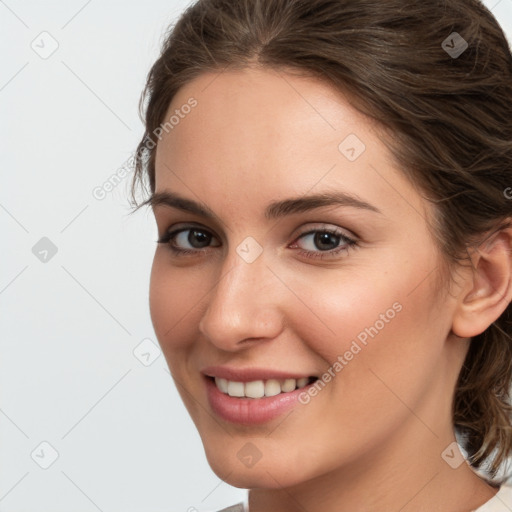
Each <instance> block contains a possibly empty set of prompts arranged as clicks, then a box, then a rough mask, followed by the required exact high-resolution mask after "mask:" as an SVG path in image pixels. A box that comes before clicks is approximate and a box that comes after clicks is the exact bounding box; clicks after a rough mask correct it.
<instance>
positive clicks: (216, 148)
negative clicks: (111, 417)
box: [150, 68, 463, 488]
mask: <svg viewBox="0 0 512 512" xmlns="http://www.w3.org/2000/svg"><path fill="white" fill-rule="evenodd" d="M187 105H194V106H193V107H190V108H189V107H187ZM176 111H178V112H176ZM173 114H175V116H177V117H175V119H174V121H173V126H172V129H168V130H167V132H166V131H165V130H164V132H163V136H162V138H161V140H160V142H159V143H158V147H157V155H156V187H155V193H156V194H155V201H154V203H153V204H154V213H155V217H156V222H157V228H158V236H159V239H160V240H161V241H162V243H160V244H159V245H158V246H157V249H156V252H155V257H154V262H153V267H152V274H151V284H150V309H151V317H152V321H153V325H154V328H155V333H156V335H157V338H158V340H159V343H160V345H161V347H162V350H163V352H164V354H165V357H166V360H167V363H168V365H169V369H170V371H171V374H172V376H173V378H174V380H175V382H176V385H177V387H178V390H179V392H180V394H181V397H182V399H183V401H184V403H185V405H186V407H187V409H188V411H189V413H190V415H191V417H192V419H193V421H194V423H195V425H196V426H197V429H198V431H199V434H200V436H201V438H202V441H203V444H204V448H205V452H206V456H207V458H208V461H209V463H210V465H211V467H212V468H213V470H214V471H215V472H216V473H217V474H218V475H219V476H220V477H222V478H224V479H226V480H227V481H228V482H229V483H231V484H232V485H235V486H240V487H248V488H251V487H269V488H271V487H276V486H278V485H279V486H284V485H296V484H300V483H301V482H306V481H308V480H312V479H314V478H316V477H319V476H320V475H325V474H327V473H329V472H336V471H337V472H341V471H344V470H345V469H347V470H348V469H349V468H350V471H351V473H350V474H354V471H356V472H357V468H361V471H362V470H363V469H364V468H368V467H370V466H371V461H372V460H375V459H376V458H378V457H379V456H382V457H384V456H385V455H386V454H388V455H389V454H390V453H394V454H395V456H396V457H398V459H395V460H399V457H400V456H401V455H400V453H401V451H403V452H404V455H403V457H405V456H406V455H405V452H406V450H407V449H408V447H410V446H413V445H415V444H416V443H418V442H420V443H421V442H425V443H431V442H432V440H433V439H434V436H433V435H432V430H435V429H439V430H437V432H440V431H441V430H442V429H443V428H445V427H446V426H447V425H449V413H450V407H451V390H448V391H447V386H453V385H454V383H455V380H454V379H455V377H456V375H457V372H458V370H459V368H458V367H457V365H459V364H461V359H460V358H461V357H463V355H462V354H458V355H457V357H450V356H449V354H448V351H449V350H450V348H449V345H448V344H447V343H446V339H447V335H448V333H449V331H450V327H451V315H452V312H453V307H454V303H453V302H451V300H452V299H450V296H449V295H446V294H445V293H440V290H439V289H438V288H437V287H436V285H435V281H436V280H435V277H436V275H437V274H436V273H438V271H439V265H440V255H439V253H438V251H437V249H436V246H435V244H434V241H433V239H432V237H431V235H430V232H429V230H428V228H427V223H426V218H427V214H428V212H429V210H428V205H427V204H426V202H425V201H424V200H423V199H422V198H421V197H420V195H419V194H418V192H416V191H415V189H414V188H413V187H412V186H411V184H409V183H408V182H407V181H406V180H405V178H404V177H402V175H401V174H400V172H399V170H398V169H397V168H396V167H395V166H394V164H393V162H392V160H391V158H390V155H389V153H388V152H387V149H386V147H385V146H384V144H383V142H382V141H381V139H380V138H379V136H378V132H377V130H376V129H375V126H374V125H373V124H372V122H371V121H370V120H368V119H367V118H365V117H363V116H362V115H361V114H360V113H358V112H357V111H356V110H355V109H354V108H353V107H352V106H351V104H350V102H349V100H348V99H347V98H346V97H345V96H344V95H342V94H341V93H339V92H337V91H335V90H334V89H333V88H331V87H330V86H329V85H328V84H326V83H323V82H320V81H318V80H316V79H313V78H306V77H299V76H297V75H292V74H288V73H285V72H280V73H277V72H275V71H272V70H261V69H260V70H256V69H249V68H247V69H244V70H243V71H230V72H224V73H220V74H214V73H208V74H203V75H201V76H200V77H198V78H196V79H195V80H194V81H193V82H190V83H189V84H187V85H186V86H184V87H183V88H182V89H180V90H179V92H178V94H177V95H176V96H175V98H174V99H173V102H172V104H171V105H170V107H169V110H168V113H167V115H166V120H168V119H169V118H170V116H171V115H173ZM178 118H179V121H178V122H176V119H178ZM313 196H314V197H313ZM180 251H184V252H180ZM246 395H247V396H246ZM262 395H265V396H262ZM267 395H268V396H267ZM404 404H406V406H405V405H404ZM420 420H421V421H420ZM427 425H428V427H427ZM404 460H405V459H404ZM226 475H228V477H227V478H226Z"/></svg>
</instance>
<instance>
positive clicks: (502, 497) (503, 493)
mask: <svg viewBox="0 0 512 512" xmlns="http://www.w3.org/2000/svg"><path fill="white" fill-rule="evenodd" d="M510 510H512V482H507V483H506V484H502V486H501V487H500V490H499V491H498V492H497V493H496V495H495V496H494V497H493V498H491V499H490V500H489V501H488V502H487V503H484V504H483V505H482V506H481V507H479V508H477V509H476V510H475V511H474V512H510Z"/></svg>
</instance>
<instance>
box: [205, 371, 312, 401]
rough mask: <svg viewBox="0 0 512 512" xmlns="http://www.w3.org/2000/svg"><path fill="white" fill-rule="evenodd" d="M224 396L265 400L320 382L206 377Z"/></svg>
mask: <svg viewBox="0 0 512 512" xmlns="http://www.w3.org/2000/svg"><path fill="white" fill-rule="evenodd" d="M206 377H207V379H209V380H210V381H211V382H213V383H214V385H215V386H216V388H217V389H218V390H219V391H220V392H221V393H223V394H225V395H228V396H230V397H234V398H252V399H258V398H264V397H271V396H276V395H281V394H286V393H292V392H293V391H295V390H297V389H302V388H305V387H306V386H309V385H310V384H313V383H314V382H315V381H317V380H318V377H316V376H310V377H301V378H298V379H294V378H287V379H265V380H252V381H249V382H241V381H235V380H228V379H225V378H222V377H212V376H206Z"/></svg>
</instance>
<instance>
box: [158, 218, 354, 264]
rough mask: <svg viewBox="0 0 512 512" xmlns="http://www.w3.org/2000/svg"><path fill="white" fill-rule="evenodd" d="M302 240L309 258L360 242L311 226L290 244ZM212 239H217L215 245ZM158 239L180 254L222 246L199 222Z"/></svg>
mask: <svg viewBox="0 0 512 512" xmlns="http://www.w3.org/2000/svg"><path fill="white" fill-rule="evenodd" d="M299 240H304V241H305V243H303V244H302V245H305V246H306V249H300V250H299V251H298V253H299V254H300V255H301V256H304V257H306V258H320V259H321V258H331V257H335V256H337V255H338V254H340V253H341V252H342V251H348V250H349V249H350V248H352V247H355V246H357V242H356V241H355V240H354V239H352V238H350V237H349V236H347V235H346V234H344V233H343V232H342V231H340V230H338V229H334V228H329V229H326V228H324V229H312V230H309V231H307V232H306V233H302V234H301V235H300V236H299V237H298V238H297V239H296V241H295V242H293V244H292V245H291V246H289V247H290V248H295V247H297V246H298V245H299V244H298V243H297V242H298V241H299ZM212 241H214V242H216V243H214V245H211V243H212ZM157 243H159V244H165V245H167V247H168V248H169V249H170V250H171V251H172V252H173V253H174V254H175V255H177V256H194V255H198V254H200V253H202V252H206V249H208V248H209V247H219V246H220V243H219V241H218V240H217V239H216V237H215V236H214V235H212V233H210V231H208V230H206V229H203V228H201V227H197V226H188V227H182V228H180V229H175V230H172V231H168V232H166V233H164V235H162V236H161V237H160V238H159V239H158V240H157ZM299 247H300V246H299ZM316 249H317V250H316Z"/></svg>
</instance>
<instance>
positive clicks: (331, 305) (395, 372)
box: [292, 252, 450, 389]
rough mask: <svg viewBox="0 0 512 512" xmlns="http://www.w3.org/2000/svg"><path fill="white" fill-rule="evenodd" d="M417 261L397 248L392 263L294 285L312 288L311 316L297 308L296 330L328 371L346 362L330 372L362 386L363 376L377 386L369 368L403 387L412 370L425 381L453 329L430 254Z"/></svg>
mask: <svg viewBox="0 0 512 512" xmlns="http://www.w3.org/2000/svg"><path fill="white" fill-rule="evenodd" d="M416 261H417V262H422V263H417V264H416V265H414V266H413V265H411V264H410V261H407V260H406V259H405V258H404V261H402V262H400V261H399V259H398V258H397V252H395V253H394V255H393V257H390V258H389V261H386V259H385V258H383V259H381V260H379V266H378V268H377V267H375V268H373V269H372V268H371V267H370V266H367V267H366V269H365V271H364V272H360V271H357V272H355V271H351V269H347V270H346V271H345V272H344V271H343V269H341V270H340V271H339V272H335V271H333V272H331V273H326V274H325V277H322V278H321V279H320V280H318V279H316V280H315V283H314V285H313V283H312V281H311V276H309V277H308V276H307V275H303V276H302V277H301V278H300V282H299V281H296V282H295V284H294V288H295V289H299V290H307V294H304V297H303V301H304V303H305V304H307V305H308V306H309V310H310V313H308V312H306V314H305V310H304V308H303V307H302V309H301V308H300V307H299V306H298V305H297V306H296V309H295V312H294V313H293V315H292V316H293V318H294V320H295V323H294V327H292V329H293V330H294V331H295V333H296V334H297V335H298V337H299V338H300V339H302V341H303V342H304V343H307V345H308V346H309V348H310V349H311V350H312V352H314V353H316V354H318V355H320V356H321V358H322V359H323V360H324V361H325V362H326V370H327V369H328V368H330V367H332V366H333V365H334V364H335V363H336V361H338V363H341V365H342V367H340V365H339V364H338V365H336V368H332V370H331V372H334V373H341V372H343V374H344V375H345V377H344V378H343V379H342V380H343V383H344V384H343V386H345V385H347V386H349V387H352V386H355V385H356V384H357V386H360V383H357V382H356V381H357V380H358V379H359V378H360V376H361V375H368V377H371V381H372V382H374V384H375V382H376V380H377V378H376V376H375V375H373V374H372V373H371V372H369V369H375V373H378V371H380V372H382V375H383V376H384V377H385V378H388V379H389V381H390V382H394V383H396V385H398V386H400V385H401V384H405V381H406V380H408V379H412V378H413V377H414V373H415V372H418V376H419V374H420V373H421V372H422V371H424V372H426V374H425V378H428V377H427V373H428V372H429V371H431V370H432V367H433V366H434V365H435V363H436V360H437V359H438V358H439V357H440V354H441V351H442V349H443V343H444V340H445V338H446V334H447V332H448V331H449V325H450V324H449V311H448V310H447V309H448V308H445V307H443V305H442V304H439V302H438V299H437V292H436V291H435V289H434V286H433V284H434V279H435V277H436V275H435V273H434V272H432V269H434V268H435V263H433V261H432V259H431V258H430V257H429V255H428V254H422V255H418V258H417V259H416ZM386 263H387V265H386ZM382 268H387V269H389V270H387V271H385V272H383V271H381V270H380V269H382ZM422 276H423V277H422ZM425 276H429V277H427V278H426V279H425ZM339 356H341V357H342V359H343V361H342V362H340V360H339ZM404 362H405V363H404ZM336 370H337V371H336ZM379 375H380V374H379ZM334 380H335V381H338V380H340V379H334ZM335 387H337V386H335ZM352 389H354V388H353V387H352Z"/></svg>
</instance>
